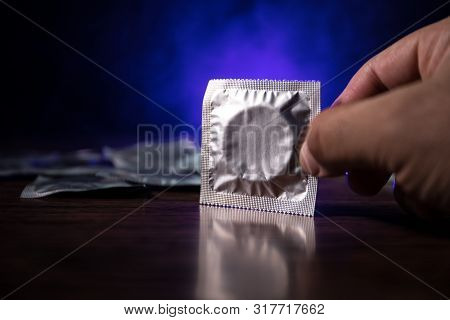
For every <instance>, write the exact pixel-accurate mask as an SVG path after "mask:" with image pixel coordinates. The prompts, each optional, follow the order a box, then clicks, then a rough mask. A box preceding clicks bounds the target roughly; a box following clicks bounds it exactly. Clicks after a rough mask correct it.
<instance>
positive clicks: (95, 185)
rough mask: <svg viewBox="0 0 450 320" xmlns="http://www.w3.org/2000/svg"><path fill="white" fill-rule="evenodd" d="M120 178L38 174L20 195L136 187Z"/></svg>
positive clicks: (37, 196)
mask: <svg viewBox="0 0 450 320" xmlns="http://www.w3.org/2000/svg"><path fill="white" fill-rule="evenodd" d="M136 186H137V185H136V184H132V183H129V182H126V181H123V180H120V179H114V178H105V177H100V176H97V175H79V176H73V175H72V176H59V177H57V176H38V177H37V178H36V180H34V181H33V182H32V183H30V184H28V185H27V186H26V187H25V188H24V189H23V191H22V194H21V195H20V197H21V198H23V199H34V198H42V197H46V196H49V195H52V194H56V193H60V192H81V191H83V192H84V191H93V190H103V189H111V188H130V187H136ZM141 187H142V185H141Z"/></svg>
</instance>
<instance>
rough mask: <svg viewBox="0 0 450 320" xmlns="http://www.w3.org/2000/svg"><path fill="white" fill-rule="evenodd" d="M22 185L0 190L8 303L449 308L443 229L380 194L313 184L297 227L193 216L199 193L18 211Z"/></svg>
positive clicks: (106, 197) (221, 213)
mask: <svg viewBox="0 0 450 320" xmlns="http://www.w3.org/2000/svg"><path fill="white" fill-rule="evenodd" d="M27 182H28V180H14V181H7V180H3V181H1V182H0V235H1V241H0V261H1V264H0V295H1V296H2V297H7V298H9V299H155V298H158V299H175V298H176V299H193V298H255V299H257V298H289V299H391V298H401V299H422V298H423V299H441V298H445V297H446V296H447V297H448V296H450V255H449V252H450V227H449V226H446V225H440V226H429V225H425V224H423V223H421V222H419V221H416V220H414V219H411V218H409V217H408V216H405V215H404V214H403V213H402V212H401V211H400V209H398V208H397V206H396V204H395V202H394V201H393V199H392V196H391V194H390V192H389V190H384V191H383V192H382V193H381V194H380V195H378V196H377V197H375V198H370V199H366V198H361V197H358V196H355V195H353V194H352V193H351V192H350V191H349V190H348V188H347V187H346V185H345V183H344V181H342V180H340V179H337V180H328V181H325V180H323V181H320V183H319V195H318V201H317V210H318V212H317V214H316V216H315V217H314V218H306V217H299V216H292V215H279V214H268V213H255V212H242V211H240V210H230V209H228V210H227V209H211V208H207V207H206V208H202V209H201V210H200V208H199V205H198V194H199V190H198V189H197V188H193V189H192V188H189V189H172V190H169V191H166V192H163V193H162V194H159V195H158V193H160V192H161V191H162V189H154V190H150V191H148V190H145V191H142V190H141V191H139V190H117V191H114V192H93V193H88V194H74V195H68V194H66V195H61V196H55V197H49V198H44V199H38V200H21V199H19V194H20V192H21V190H22V188H23V187H24V186H25V185H26V183H27ZM111 226H112V227H111ZM99 233H100V234H99ZM93 238H94V239H93Z"/></svg>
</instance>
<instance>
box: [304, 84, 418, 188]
mask: <svg viewBox="0 0 450 320" xmlns="http://www.w3.org/2000/svg"><path fill="white" fill-rule="evenodd" d="M421 85H422V84H421V83H416V84H413V85H409V86H407V87H403V88H401V89H397V90H393V91H390V92H388V93H385V94H382V95H378V96H377V97H373V98H369V99H366V100H363V101H360V102H356V103H353V104H349V105H347V106H345V107H339V108H331V109H328V110H326V111H324V112H323V113H322V114H320V115H319V116H318V117H317V118H316V119H315V120H314V121H313V122H312V123H311V126H310V129H309V132H308V134H307V136H306V140H305V143H304V144H303V146H302V149H301V151H300V161H301V165H302V169H303V170H304V171H305V172H306V173H309V174H312V175H315V176H319V177H324V176H336V175H342V174H344V173H345V172H347V171H352V172H354V173H356V175H355V177H357V176H358V173H361V172H366V171H367V170H368V169H370V170H373V172H374V173H377V172H381V173H383V172H394V171H395V169H396V168H397V166H398V161H399V160H398V158H399V157H397V154H398V153H399V148H398V144H399V143H400V142H401V141H399V139H400V135H398V132H397V131H398V130H401V129H400V128H401V126H400V125H399V122H400V123H401V121H402V119H401V115H402V110H406V109H405V108H404V107H405V106H410V104H411V99H414V96H415V95H420V94H421V91H420V90H417V88H418V87H419V86H421ZM400 149H401V148H400ZM370 170H369V171H370ZM387 177H388V174H385V175H383V174H380V175H378V176H377V175H373V176H368V178H369V179H372V181H375V183H374V185H373V186H370V185H369V186H368V187H367V189H366V190H364V187H366V186H359V187H361V189H363V193H366V194H371V193H373V192H376V191H377V190H375V189H376V188H375V187H376V186H379V184H380V183H384V182H385V180H386V179H387ZM366 178H367V177H366ZM357 180H358V179H356V180H354V181H351V182H353V183H354V184H356V183H359V181H357ZM361 180H363V179H361ZM374 186H375V187H374ZM356 187H358V186H356ZM371 188H372V189H371Z"/></svg>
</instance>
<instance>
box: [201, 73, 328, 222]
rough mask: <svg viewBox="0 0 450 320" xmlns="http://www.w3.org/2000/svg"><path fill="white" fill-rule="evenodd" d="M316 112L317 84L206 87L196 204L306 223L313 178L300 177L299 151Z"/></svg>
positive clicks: (233, 83)
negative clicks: (288, 216) (297, 217)
mask: <svg viewBox="0 0 450 320" xmlns="http://www.w3.org/2000/svg"><path fill="white" fill-rule="evenodd" d="M319 112H320V83H319V82H317V81H274V80H237V79H236V80H235V79H224V80H211V81H210V82H209V83H208V87H207V89H206V93H205V97H204V100H203V111H202V148H201V191H200V203H202V204H206V205H218V206H227V207H235V208H241V209H253V210H264V211H275V212H281V213H292V214H300V215H307V216H313V215H314V205H315V200H316V191H317V178H315V177H312V176H309V175H306V174H304V173H303V171H302V168H301V165H300V160H299V151H300V147H301V144H302V143H303V141H304V138H305V135H306V132H307V128H308V125H309V123H310V122H311V120H312V119H313V118H314V117H315V116H317V115H318V113H319Z"/></svg>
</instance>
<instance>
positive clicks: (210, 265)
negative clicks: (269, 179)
mask: <svg viewBox="0 0 450 320" xmlns="http://www.w3.org/2000/svg"><path fill="white" fill-rule="evenodd" d="M314 252H315V234H314V220H313V219H312V218H310V217H303V216H294V215H285V214H279V213H268V212H260V211H251V210H241V209H232V208H222V207H210V206H201V207H200V244H199V274H198V283H197V297H198V298H200V299H247V298H252V299H265V298H267V299H269V298H270V299H282V298H286V297H289V296H292V294H294V293H295V295H296V296H303V295H304V294H305V293H306V291H307V290H308V274H310V272H311V270H310V264H309V262H310V261H311V258H312V257H313V255H314ZM293 291H295V292H293ZM299 291H304V292H299ZM302 293H303V294H302Z"/></svg>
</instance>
